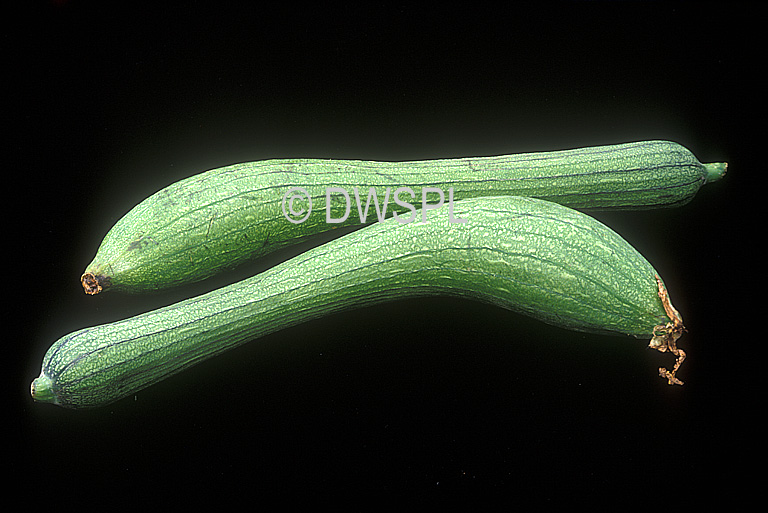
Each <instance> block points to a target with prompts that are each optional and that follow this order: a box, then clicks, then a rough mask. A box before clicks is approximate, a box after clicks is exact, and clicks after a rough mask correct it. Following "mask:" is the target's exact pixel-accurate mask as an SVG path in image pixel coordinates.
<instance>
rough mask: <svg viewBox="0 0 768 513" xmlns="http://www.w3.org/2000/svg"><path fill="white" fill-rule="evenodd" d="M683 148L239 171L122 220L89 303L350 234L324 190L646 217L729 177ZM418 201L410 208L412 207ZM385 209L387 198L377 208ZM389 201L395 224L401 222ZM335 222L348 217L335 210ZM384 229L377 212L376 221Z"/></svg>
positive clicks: (96, 264) (210, 175)
mask: <svg viewBox="0 0 768 513" xmlns="http://www.w3.org/2000/svg"><path fill="white" fill-rule="evenodd" d="M725 169H726V167H725V164H724V163H715V164H702V163H700V162H699V161H698V160H697V159H696V157H695V156H694V155H693V154H692V153H691V152H690V151H689V150H687V149H686V148H684V147H683V146H681V145H679V144H677V143H674V142H669V141H643V142H636V143H627V144H620V145H611V146H596V147H589V148H579V149H574V150H563V151H553V152H539V153H524V154H515V155H505V156H498V157H472V158H457V159H439V160H428V161H413V162H374V161H356V160H322V159H282V160H265V161H257V162H248V163H242V164H235V165H231V166H227V167H223V168H218V169H213V170H210V171H207V172H204V173H201V174H199V175H195V176H192V177H190V178H187V179H184V180H181V181H179V182H176V183H174V184H171V185H169V186H168V187H166V188H164V189H162V190H161V191H159V192H157V193H155V194H154V195H152V196H150V197H149V198H147V199H146V200H144V201H142V202H141V203H139V204H138V205H137V206H136V207H135V208H133V209H132V210H131V211H130V212H128V213H127V214H126V215H125V216H124V217H123V218H122V219H120V220H119V221H118V222H117V223H116V224H115V225H114V227H113V228H112V229H111V230H110V231H109V233H108V234H107V235H106V237H105V238H104V240H103V241H102V243H101V245H100V247H99V249H98V251H97V253H96V256H95V257H94V259H93V261H92V262H91V263H90V265H88V266H87V268H86V270H85V272H84V273H83V275H82V276H81V282H82V285H83V289H84V291H85V292H86V293H88V294H98V293H100V292H102V291H103V290H109V289H114V290H122V291H125V292H144V291H150V290H157V289H162V288H167V287H173V286H176V285H180V284H183V283H188V282H193V281H199V280H202V279H204V278H207V277H209V276H211V275H213V274H215V273H218V272H220V271H222V270H224V269H226V268H228V267H233V266H236V265H238V264H241V263H243V262H245V261H247V260H250V259H253V258H256V257H259V256H262V255H264V254H266V253H269V252H271V251H274V250H276V249H279V248H281V247H284V246H286V245H289V244H293V243H296V242H298V241H300V240H303V239H305V238H307V237H310V236H313V235H316V234H319V233H321V232H323V231H326V230H329V229H333V228H336V227H339V226H342V225H350V224H361V222H360V220H359V219H358V218H356V217H355V214H356V212H355V208H354V206H353V207H352V212H351V214H350V216H349V219H348V221H347V222H346V223H342V224H328V223H327V222H326V220H325V207H326V205H325V201H326V198H325V190H326V188H328V187H342V188H346V189H349V190H351V189H352V188H353V187H358V188H359V190H360V191H361V199H363V198H365V197H367V191H368V190H369V189H370V188H371V187H373V188H375V189H376V191H377V193H378V194H379V195H381V194H383V192H384V190H385V189H386V188H387V187H390V188H391V189H392V190H394V189H396V188H397V187H410V188H411V189H413V190H414V192H415V193H416V200H414V203H418V202H419V200H420V191H421V190H422V188H423V187H436V188H440V189H442V190H443V191H447V190H448V189H449V188H450V189H452V190H453V194H454V198H455V199H457V200H458V199H464V198H472V197H482V196H497V195H515V196H527V197H535V198H539V199H545V200H549V201H553V202H556V203H560V204H563V205H565V206H569V207H572V208H579V209H647V208H661V207H672V206H678V205H682V204H685V203H686V202H688V201H690V200H691V198H693V196H694V195H695V194H696V193H697V191H698V190H699V188H700V187H701V186H703V185H704V184H706V183H709V182H712V181H716V180H717V179H719V178H720V177H722V175H723V174H724V173H725ZM291 187H302V188H304V189H305V190H306V191H307V192H308V193H309V195H310V197H311V198H312V200H313V210H312V215H310V216H309V218H308V219H307V220H306V221H305V222H303V223H300V224H292V223H290V222H289V221H288V220H286V219H285V217H284V214H283V211H282V209H281V205H282V199H283V195H284V193H286V192H287V191H288V190H289V189H290V188H291ZM405 199H408V200H410V198H405ZM379 201H383V198H381V197H380V198H379ZM395 207H397V205H396V204H395V203H394V202H393V201H390V203H389V212H395V211H398V212H400V213H403V209H402V208H399V209H398V208H395ZM330 208H332V209H334V210H333V211H334V217H337V218H338V217H340V212H343V210H340V209H343V206H342V205H340V204H337V203H333V205H331V206H330ZM372 220H376V215H375V213H372V212H369V216H368V219H367V221H372Z"/></svg>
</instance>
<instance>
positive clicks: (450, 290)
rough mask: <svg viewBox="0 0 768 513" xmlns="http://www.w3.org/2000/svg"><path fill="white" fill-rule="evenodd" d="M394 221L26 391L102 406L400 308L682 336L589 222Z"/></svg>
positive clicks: (126, 337)
mask: <svg viewBox="0 0 768 513" xmlns="http://www.w3.org/2000/svg"><path fill="white" fill-rule="evenodd" d="M449 214H451V212H449V209H448V206H447V205H445V206H443V207H442V208H441V209H437V210H435V211H431V212H429V217H428V219H427V220H426V222H421V221H416V222H412V223H407V224H403V223H401V222H400V221H398V220H397V219H395V218H391V219H387V220H385V221H383V222H380V223H376V224H373V225H371V226H367V227H365V228H363V229H360V230H357V231H354V232H352V233H349V234H347V235H344V236H342V237H339V238H337V239H335V240H332V241H330V242H327V243H326V244H323V245H321V246H318V247H315V248H313V249H311V250H309V251H307V252H305V253H303V254H301V255H299V256H296V257H294V258H292V259H290V260H288V261H285V262H283V263H281V264H278V265H277V266H275V267H273V268H271V269H269V270H267V271H265V272H263V273H261V274H259V275H256V276H253V277H251V278H248V279H246V280H244V281H241V282H238V283H235V284H233V285H230V286H227V287H224V288H221V289H217V290H214V291H212V292H209V293H207V294H204V295H202V296H198V297H194V298H191V299H187V300H185V301H182V302H180V303H177V304H174V305H171V306H167V307H165V308H161V309H158V310H154V311H150V312H147V313H143V314H141V315H137V316H135V317H131V318H129V319H125V320H122V321H118V322H114V323H111V324H106V325H101V326H94V327H90V328H85V329H82V330H79V331H76V332H74V333H71V334H68V335H66V336H64V337H62V338H61V339H59V340H58V341H57V342H55V343H54V344H53V345H52V346H51V348H50V349H49V350H48V352H47V353H46V355H45V357H44V359H43V363H42V370H41V373H40V376H39V377H38V378H37V379H35V380H34V382H33V383H32V396H33V397H34V399H36V400H37V401H41V402H50V403H55V404H58V405H60V406H64V407H69V408H88V407H96V406H102V405H105V404H108V403H111V402H113V401H115V400H118V399H120V398H123V397H126V396H129V395H131V394H134V393H136V392H137V391H139V390H141V389H143V388H145V387H147V386H149V385H152V384H153V383H156V382H158V381H160V380H162V379H164V378H166V377H167V376H170V375H172V374H174V373H177V372H179V371H181V370H183V369H185V368H188V367H190V366H192V365H194V364H196V363H198V362H200V361H202V360H204V359H206V358H209V357H211V356H214V355H216V354H219V353H221V352H222V351H226V350H228V349H230V348H233V347H235V346H237V345H239V344H242V343H244V342H248V341H250V340H253V339H255V338H258V337H260V336H263V335H265V334H268V333H271V332H275V331H277V330H280V329H282V328H285V327H288V326H291V325H295V324H298V323H301V322H305V321H307V320H309V319H313V318H317V317H320V316H323V315H327V314H329V313H331V312H339V311H344V310H348V309H352V308H358V307H362V306H366V305H372V304H376V303H381V302H384V301H391V300H396V299H398V298H405V297H417V296H433V295H448V296H458V297H463V298H471V299H475V300H479V301H482V302H485V303H488V304H491V305H497V306H500V307H503V308H507V309H511V310H514V311H517V312H520V313H523V314H526V315H530V316H533V317H535V318H538V319H540V320H542V321H544V322H547V323H550V324H553V325H556V326H561V327H563V328H567V329H572V330H579V331H586V332H594V333H604V334H621V335H630V336H634V337H638V338H645V339H650V346H651V347H654V348H656V349H659V350H661V351H666V350H669V351H672V352H673V353H674V354H675V355H676V356H677V357H678V359H677V363H676V365H675V368H674V369H673V370H672V371H666V370H665V369H660V372H661V374H662V375H663V376H664V377H666V378H667V379H668V380H669V382H670V383H680V381H679V380H678V379H677V378H676V377H675V372H676V370H677V367H678V366H679V363H680V362H681V361H682V358H683V357H684V353H683V352H682V351H680V350H679V349H677V347H676V340H677V338H678V337H679V336H680V333H681V332H682V330H683V326H682V319H681V318H680V316H679V314H678V313H677V312H676V311H675V310H674V308H673V307H672V305H671V302H670V301H669V298H668V295H667V293H666V288H665V286H664V284H663V282H662V281H661V279H660V278H659V276H658V273H657V272H656V271H655V270H654V268H653V267H652V266H651V264H650V263H648V261H646V259H645V258H643V256H642V255H641V254H640V253H639V252H638V251H637V250H636V249H634V248H633V247H632V246H631V245H630V244H629V243H627V242H626V241H625V240H624V239H623V238H622V237H620V236H619V235H618V234H616V233H615V232H613V231H612V230H611V229H609V228H608V227H606V226H605V225H603V224H601V223H600V222H598V221H597V220H595V219H594V218H592V217H590V216H587V215H585V214H583V213H580V212H578V211H576V210H573V209H570V208H567V207H564V206H561V205H558V204H555V203H552V202H549V201H543V200H538V199H532V198H520V197H510V196H507V197H488V198H474V199H467V200H463V201H457V202H456V203H455V205H454V209H453V212H452V214H453V218H454V220H456V221H459V220H465V221H466V222H455V223H451V222H449V219H450V218H449Z"/></svg>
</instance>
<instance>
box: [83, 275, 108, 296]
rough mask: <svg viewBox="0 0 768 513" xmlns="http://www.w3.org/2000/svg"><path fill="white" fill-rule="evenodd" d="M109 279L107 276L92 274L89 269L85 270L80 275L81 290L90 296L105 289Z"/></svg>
mask: <svg viewBox="0 0 768 513" xmlns="http://www.w3.org/2000/svg"><path fill="white" fill-rule="evenodd" d="M109 281H110V280H109V278H108V277H106V276H102V275H100V274H94V273H92V272H90V271H85V272H84V273H83V275H82V276H81V277H80V283H82V284H83V290H84V291H85V293H86V294H89V295H91V296H92V295H94V294H98V293H99V292H101V291H102V290H104V289H106V288H107V287H108V286H109Z"/></svg>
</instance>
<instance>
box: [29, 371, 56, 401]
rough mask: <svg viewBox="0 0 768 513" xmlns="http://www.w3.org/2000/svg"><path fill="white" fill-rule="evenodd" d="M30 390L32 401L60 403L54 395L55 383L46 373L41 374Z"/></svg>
mask: <svg viewBox="0 0 768 513" xmlns="http://www.w3.org/2000/svg"><path fill="white" fill-rule="evenodd" d="M29 388H30V393H31V394H32V399H34V400H35V401H37V402H40V403H53V404H58V402H59V401H58V399H57V398H56V394H54V393H53V382H52V381H51V378H49V377H48V376H46V375H45V374H44V373H42V372H41V373H40V376H38V377H37V379H35V380H34V381H33V382H32V384H31V385H30V387H29Z"/></svg>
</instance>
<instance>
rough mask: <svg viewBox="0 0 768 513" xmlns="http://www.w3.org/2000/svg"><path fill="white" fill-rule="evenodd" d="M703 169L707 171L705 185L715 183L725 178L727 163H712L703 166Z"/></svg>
mask: <svg viewBox="0 0 768 513" xmlns="http://www.w3.org/2000/svg"><path fill="white" fill-rule="evenodd" d="M704 169H705V170H706V171H707V183H710V182H716V181H718V180H720V179H721V178H722V177H724V176H725V173H726V171H728V163H727V162H712V163H710V164H704Z"/></svg>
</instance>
